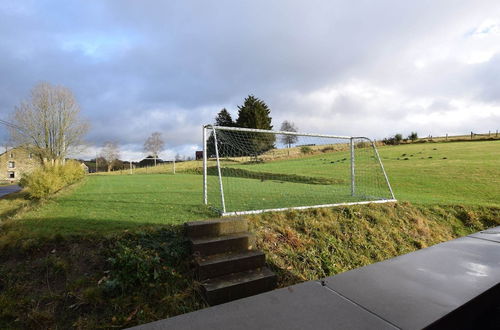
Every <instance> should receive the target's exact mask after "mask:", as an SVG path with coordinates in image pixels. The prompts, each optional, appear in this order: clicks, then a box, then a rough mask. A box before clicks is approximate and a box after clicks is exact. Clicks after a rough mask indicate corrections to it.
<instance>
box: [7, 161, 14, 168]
mask: <svg viewBox="0 0 500 330" xmlns="http://www.w3.org/2000/svg"><path fill="white" fill-rule="evenodd" d="M15 167H16V162H9V166H8V168H15Z"/></svg>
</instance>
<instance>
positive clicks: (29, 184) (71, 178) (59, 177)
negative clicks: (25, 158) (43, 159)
mask: <svg viewBox="0 0 500 330" xmlns="http://www.w3.org/2000/svg"><path fill="white" fill-rule="evenodd" d="M84 176H85V171H84V170H83V169H82V167H81V166H80V164H79V163H78V162H76V161H68V162H66V163H65V164H64V165H53V166H52V165H46V166H43V167H40V168H38V169H36V170H34V171H33V172H31V173H29V174H24V175H23V177H22V179H21V180H20V181H19V184H20V186H21V187H26V188H28V193H29V194H30V196H31V197H33V198H38V199H41V198H46V197H48V196H50V195H52V194H54V193H55V192H57V191H59V190H61V189H62V188H63V187H65V186H67V185H69V184H72V183H75V182H77V181H78V180H80V179H82V178H83V177H84Z"/></svg>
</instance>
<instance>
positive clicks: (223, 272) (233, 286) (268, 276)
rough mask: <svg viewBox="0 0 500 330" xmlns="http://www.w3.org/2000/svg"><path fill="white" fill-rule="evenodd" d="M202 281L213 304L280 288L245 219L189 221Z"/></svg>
mask: <svg viewBox="0 0 500 330" xmlns="http://www.w3.org/2000/svg"><path fill="white" fill-rule="evenodd" d="M185 228H186V235H187V237H188V238H189V240H190V242H191V248H192V252H193V255H194V257H195V265H196V271H197V276H198V279H199V280H200V281H201V283H202V291H203V293H204V296H205V299H206V300H207V302H208V303H209V304H210V305H216V304H221V303H225V302H228V301H232V300H235V299H240V298H244V297H248V296H252V295H255V294H258V293H262V292H265V291H269V290H272V289H274V288H276V282H277V277H276V275H275V274H274V273H273V272H272V271H271V270H270V269H269V268H267V267H266V266H265V254H264V253H263V252H261V251H257V250H255V249H254V236H253V235H252V234H251V233H249V232H248V223H247V221H246V219H244V218H242V217H235V218H225V219H211V220H205V221H195V222H188V223H186V224H185Z"/></svg>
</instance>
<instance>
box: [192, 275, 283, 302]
mask: <svg viewBox="0 0 500 330" xmlns="http://www.w3.org/2000/svg"><path fill="white" fill-rule="evenodd" d="M276 282H277V277H276V274H274V272H272V271H271V270H270V269H269V268H267V267H262V268H257V269H252V270H247V271H244V272H239V273H234V274H229V275H225V276H220V277H216V278H212V279H209V280H206V281H204V282H203V283H202V288H203V293H204V295H205V299H206V300H207V302H208V303H209V304H210V305H218V304H222V303H225V302H228V301H232V300H236V299H240V298H245V297H249V296H253V295H256V294H259V293H262V292H266V291H270V290H273V289H275V288H276Z"/></svg>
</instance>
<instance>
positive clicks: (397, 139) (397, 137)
mask: <svg viewBox="0 0 500 330" xmlns="http://www.w3.org/2000/svg"><path fill="white" fill-rule="evenodd" d="M402 140H403V135H401V134H399V133H398V134H396V135H394V144H400V143H401V141H402Z"/></svg>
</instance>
